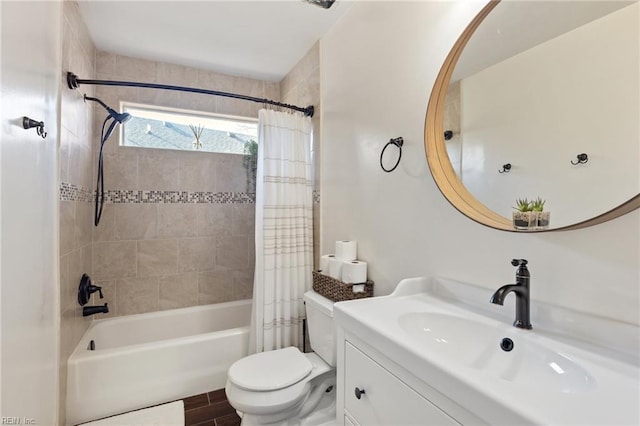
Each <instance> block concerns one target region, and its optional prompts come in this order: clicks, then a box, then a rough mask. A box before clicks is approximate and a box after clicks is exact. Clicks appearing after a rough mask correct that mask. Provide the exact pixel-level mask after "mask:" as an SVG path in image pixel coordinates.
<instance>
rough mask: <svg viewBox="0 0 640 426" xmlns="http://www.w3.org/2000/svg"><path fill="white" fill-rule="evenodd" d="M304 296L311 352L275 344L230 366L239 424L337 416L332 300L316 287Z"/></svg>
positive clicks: (299, 421)
mask: <svg viewBox="0 0 640 426" xmlns="http://www.w3.org/2000/svg"><path fill="white" fill-rule="evenodd" d="M304 301H305V307H306V312H307V326H308V329H309V339H310V340H311V348H312V349H313V350H314V352H312V353H302V352H300V350H299V349H298V348H296V347H288V348H283V349H277V350H274V351H269V352H262V353H257V354H254V355H249V356H248V357H246V358H243V359H241V360H239V361H236V362H235V363H234V364H233V365H231V367H230V368H229V372H228V377H227V384H226V386H225V391H226V394H227V399H228V401H229V403H230V404H231V405H232V406H233V408H235V409H236V410H237V411H238V412H239V414H241V416H242V425H243V426H250V425H264V424H274V423H277V424H279V425H314V424H320V423H322V421H320V420H321V419H322V416H325V417H331V415H333V416H334V417H333V419H335V389H334V387H335V381H336V372H335V361H336V354H335V351H336V347H335V334H334V328H333V302H332V301H331V300H329V299H327V298H325V297H323V296H321V295H319V294H318V293H316V292H314V291H308V292H306V293H305V294H304ZM331 413H333V414H331ZM333 419H330V418H325V419H324V420H325V421H326V420H333Z"/></svg>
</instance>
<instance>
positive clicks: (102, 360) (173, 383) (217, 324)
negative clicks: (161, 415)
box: [67, 300, 251, 424]
mask: <svg viewBox="0 0 640 426" xmlns="http://www.w3.org/2000/svg"><path fill="white" fill-rule="evenodd" d="M250 317H251V300H240V301H235V302H227V303H219V304H215V305H207V306H197V307H193V308H184V309H174V310H169V311H161V312H152V313H148V314H139V315H130V316H126V317H118V318H107V319H102V320H96V321H94V322H93V323H92V324H91V326H90V327H89V329H88V330H87V332H86V333H85V334H84V336H83V337H82V340H80V343H79V344H78V346H77V347H76V349H75V350H74V351H73V354H71V357H70V358H69V361H68V373H67V423H68V424H78V423H83V422H86V421H89V420H95V419H99V418H103V417H107V416H111V415H114V414H120V413H123V412H126V411H131V410H135V409H139V408H144V407H148V406H151V405H156V404H160V403H164V402H168V401H173V400H176V399H181V398H184V397H187V396H191V395H197V394H201V393H204V392H207V391H211V390H214V389H220V388H223V387H224V385H225V382H226V379H227V370H228V369H229V366H230V365H231V364H232V363H233V362H235V361H237V360H238V359H240V358H242V357H244V356H246V355H247V347H248V342H249V322H250ZM92 340H93V341H94V343H95V350H89V347H90V344H91V341H92Z"/></svg>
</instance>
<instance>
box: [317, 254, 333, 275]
mask: <svg viewBox="0 0 640 426" xmlns="http://www.w3.org/2000/svg"><path fill="white" fill-rule="evenodd" d="M335 258H336V255H335V254H325V255H323V256H322V257H321V258H320V270H321V271H322V273H323V274H325V275H329V259H335Z"/></svg>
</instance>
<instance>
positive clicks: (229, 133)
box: [121, 102, 258, 155]
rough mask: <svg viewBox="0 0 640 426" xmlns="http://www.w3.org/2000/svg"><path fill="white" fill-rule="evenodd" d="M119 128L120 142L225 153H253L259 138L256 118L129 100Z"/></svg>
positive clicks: (148, 146)
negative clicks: (123, 124)
mask: <svg viewBox="0 0 640 426" xmlns="http://www.w3.org/2000/svg"><path fill="white" fill-rule="evenodd" d="M122 110H123V112H127V113H129V114H131V117H132V118H131V120H129V121H127V123H126V125H125V126H123V129H122V139H121V145H123V146H131V147H142V148H160V149H178V150H183V151H205V152H217V153H225V154H242V155H246V154H252V153H253V151H254V150H255V147H256V142H255V141H257V140H258V121H257V120H252V119H249V118H237V117H229V116H223V115H216V114H209V113H206V112H201V111H190V110H180V109H175V108H164V107H156V106H151V105H141V104H132V103H124V102H123V103H122Z"/></svg>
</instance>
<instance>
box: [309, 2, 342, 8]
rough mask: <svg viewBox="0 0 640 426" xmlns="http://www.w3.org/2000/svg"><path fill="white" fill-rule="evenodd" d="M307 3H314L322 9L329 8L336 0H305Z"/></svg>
mask: <svg viewBox="0 0 640 426" xmlns="http://www.w3.org/2000/svg"><path fill="white" fill-rule="evenodd" d="M305 1H306V2H307V3H311V4H315V5H316V6H320V7H321V8H323V9H329V8H330V7H331V6H333V3H335V2H336V0H305Z"/></svg>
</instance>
